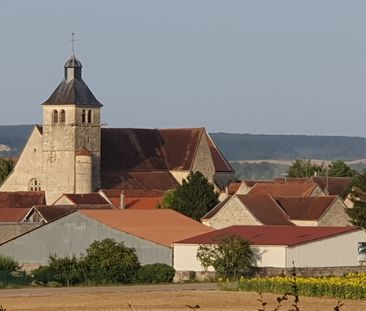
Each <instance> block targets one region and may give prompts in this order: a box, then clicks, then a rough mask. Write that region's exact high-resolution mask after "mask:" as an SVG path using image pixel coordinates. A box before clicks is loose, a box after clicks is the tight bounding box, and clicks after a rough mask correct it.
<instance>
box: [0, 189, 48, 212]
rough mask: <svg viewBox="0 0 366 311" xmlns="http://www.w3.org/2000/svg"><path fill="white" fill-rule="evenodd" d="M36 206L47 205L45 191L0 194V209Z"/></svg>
mask: <svg viewBox="0 0 366 311" xmlns="http://www.w3.org/2000/svg"><path fill="white" fill-rule="evenodd" d="M36 204H46V197H45V193H44V191H39V192H36V191H15V192H0V208H31V207H32V206H33V205H36Z"/></svg>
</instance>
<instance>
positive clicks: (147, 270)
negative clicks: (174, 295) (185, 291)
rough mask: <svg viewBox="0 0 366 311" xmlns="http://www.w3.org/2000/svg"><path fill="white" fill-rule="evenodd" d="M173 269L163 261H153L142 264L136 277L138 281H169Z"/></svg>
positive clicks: (171, 277) (173, 273)
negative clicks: (148, 263) (152, 262)
mask: <svg viewBox="0 0 366 311" xmlns="http://www.w3.org/2000/svg"><path fill="white" fill-rule="evenodd" d="M174 275H175V270H174V268H173V267H171V266H168V265H166V264H163V263H154V264H150V265H144V266H142V267H141V268H140V269H139V271H138V273H137V278H138V281H139V282H140V283H152V284H154V283H169V282H171V281H172V280H173V278H174Z"/></svg>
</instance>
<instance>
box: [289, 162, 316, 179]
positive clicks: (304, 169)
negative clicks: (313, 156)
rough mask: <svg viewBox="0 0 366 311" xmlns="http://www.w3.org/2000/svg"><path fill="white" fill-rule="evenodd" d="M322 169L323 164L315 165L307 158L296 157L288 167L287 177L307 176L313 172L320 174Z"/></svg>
mask: <svg viewBox="0 0 366 311" xmlns="http://www.w3.org/2000/svg"><path fill="white" fill-rule="evenodd" d="M322 171H323V164H322V165H317V164H315V163H312V162H311V161H310V160H308V159H297V160H295V162H294V163H292V165H291V166H290V167H289V169H288V171H287V175H288V177H292V178H308V177H311V176H314V174H315V173H316V174H318V175H321V173H322Z"/></svg>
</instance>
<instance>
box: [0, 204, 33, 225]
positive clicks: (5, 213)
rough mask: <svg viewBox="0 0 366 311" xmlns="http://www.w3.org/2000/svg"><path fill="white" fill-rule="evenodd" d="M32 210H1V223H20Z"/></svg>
mask: <svg viewBox="0 0 366 311" xmlns="http://www.w3.org/2000/svg"><path fill="white" fill-rule="evenodd" d="M29 210H30V208H7V207H3V208H0V222H20V221H22V220H23V218H24V216H25V215H26V214H27V213H28V211H29Z"/></svg>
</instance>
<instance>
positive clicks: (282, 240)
mask: <svg viewBox="0 0 366 311" xmlns="http://www.w3.org/2000/svg"><path fill="white" fill-rule="evenodd" d="M358 230H361V229H360V228H358V227H352V226H348V227H302V226H301V227H300V226H299V227H298V226H231V227H227V228H223V229H220V230H216V231H214V232H209V233H206V234H202V235H199V236H195V237H192V238H188V239H185V240H181V241H179V242H176V243H177V244H214V243H216V239H217V238H218V237H220V236H225V235H238V236H241V237H242V238H244V239H246V240H248V241H249V242H251V244H253V245H284V246H285V245H287V246H294V245H298V244H304V243H308V242H311V241H316V240H322V239H326V238H328V237H333V236H337V235H341V234H346V233H349V232H353V231H358Z"/></svg>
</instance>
